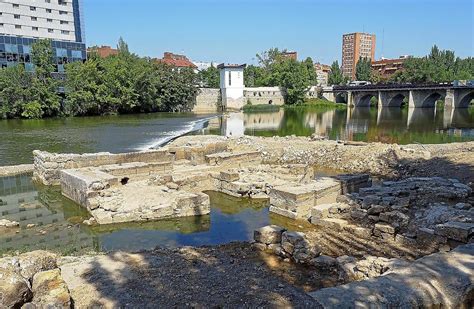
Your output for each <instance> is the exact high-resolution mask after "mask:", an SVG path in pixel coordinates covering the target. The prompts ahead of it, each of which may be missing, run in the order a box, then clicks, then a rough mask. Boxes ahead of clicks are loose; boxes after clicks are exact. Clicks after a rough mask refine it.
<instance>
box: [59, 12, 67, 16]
mask: <svg viewBox="0 0 474 309" xmlns="http://www.w3.org/2000/svg"><path fill="white" fill-rule="evenodd" d="M59 15H67V12H66V11H59Z"/></svg>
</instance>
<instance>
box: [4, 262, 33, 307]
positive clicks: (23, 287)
mask: <svg viewBox="0 0 474 309" xmlns="http://www.w3.org/2000/svg"><path fill="white" fill-rule="evenodd" d="M31 296H32V294H31V290H30V285H29V282H28V281H27V280H26V279H25V278H23V277H22V276H21V275H20V274H18V273H17V272H15V271H13V270H12V269H2V268H0V308H13V307H21V305H23V304H24V303H26V302H28V301H29V300H30V299H31Z"/></svg>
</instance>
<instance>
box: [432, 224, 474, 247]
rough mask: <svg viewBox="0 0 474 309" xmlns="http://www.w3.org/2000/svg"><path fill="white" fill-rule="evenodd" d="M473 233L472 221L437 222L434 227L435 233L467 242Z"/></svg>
mask: <svg viewBox="0 0 474 309" xmlns="http://www.w3.org/2000/svg"><path fill="white" fill-rule="evenodd" d="M473 233H474V223H464V222H447V223H444V224H439V225H437V226H436V228H435V234H436V235H441V236H445V237H447V238H451V239H454V240H457V241H461V242H464V243H466V242H468V241H469V237H470V236H471V235H472V234H473Z"/></svg>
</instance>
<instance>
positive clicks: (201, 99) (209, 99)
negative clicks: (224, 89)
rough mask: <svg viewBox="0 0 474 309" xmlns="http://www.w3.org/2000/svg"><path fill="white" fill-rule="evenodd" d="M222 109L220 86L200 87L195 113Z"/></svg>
mask: <svg viewBox="0 0 474 309" xmlns="http://www.w3.org/2000/svg"><path fill="white" fill-rule="evenodd" d="M221 110H222V98H221V90H220V89H218V88H199V92H198V95H197V96H196V102H195V105H194V108H193V112H194V113H216V112H219V111H221Z"/></svg>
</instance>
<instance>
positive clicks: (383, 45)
mask: <svg viewBox="0 0 474 309" xmlns="http://www.w3.org/2000/svg"><path fill="white" fill-rule="evenodd" d="M384 53H385V28H383V29H382V58H383V57H384Z"/></svg>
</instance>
